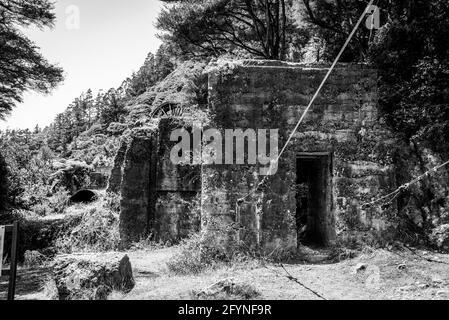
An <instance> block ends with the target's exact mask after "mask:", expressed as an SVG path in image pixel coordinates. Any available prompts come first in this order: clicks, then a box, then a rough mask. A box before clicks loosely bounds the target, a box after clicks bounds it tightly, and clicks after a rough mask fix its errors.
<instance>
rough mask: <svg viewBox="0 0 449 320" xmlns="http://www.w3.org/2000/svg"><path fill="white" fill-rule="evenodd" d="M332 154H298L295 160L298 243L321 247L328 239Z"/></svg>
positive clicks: (327, 243) (327, 242)
mask: <svg viewBox="0 0 449 320" xmlns="http://www.w3.org/2000/svg"><path fill="white" fill-rule="evenodd" d="M331 168H332V157H331V155H330V154H327V153H326V154H321V153H319V154H313V153H311V154H301V155H299V156H298V158H297V161H296V177H297V182H296V227H297V232H298V245H299V244H303V245H308V246H313V247H325V246H327V245H329V242H330V241H331V240H332V234H333V232H334V230H333V223H332V221H333V219H332V216H331V215H332V179H331V174H332V170H331Z"/></svg>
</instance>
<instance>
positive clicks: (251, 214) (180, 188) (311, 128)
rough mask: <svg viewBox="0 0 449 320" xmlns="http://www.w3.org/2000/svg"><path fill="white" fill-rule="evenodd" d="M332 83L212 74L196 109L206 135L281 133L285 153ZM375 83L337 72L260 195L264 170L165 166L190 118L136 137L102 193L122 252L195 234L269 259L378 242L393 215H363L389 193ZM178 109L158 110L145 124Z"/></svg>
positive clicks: (270, 74) (376, 211)
mask: <svg viewBox="0 0 449 320" xmlns="http://www.w3.org/2000/svg"><path fill="white" fill-rule="evenodd" d="M327 71H328V68H327V67H320V66H307V65H302V64H290V63H282V62H278V61H240V62H233V61H230V62H221V63H216V64H213V65H211V66H209V67H208V68H207V69H206V71H205V74H206V77H204V79H205V80H204V81H207V104H203V105H201V104H198V106H194V108H198V110H201V111H203V112H205V113H207V115H208V121H207V122H206V123H201V124H200V125H201V127H202V130H206V129H207V128H216V129H218V130H219V131H220V132H222V133H223V135H224V131H225V130H226V129H242V130H246V129H254V130H256V131H257V130H260V129H267V130H270V129H277V130H279V131H278V132H279V141H278V148H279V150H280V149H281V148H282V147H283V146H284V144H285V142H286V141H287V138H288V137H289V135H290V134H291V132H292V131H293V129H294V127H295V125H296V124H297V122H298V120H299V119H300V117H301V115H302V114H303V112H304V110H305V108H306V106H307V105H308V103H309V101H310V99H311V98H312V96H313V94H314V93H315V92H316V90H317V88H318V87H319V84H320V82H321V81H322V79H323V78H324V76H325V74H326V72H327ZM376 81H377V72H376V70H373V69H370V68H369V67H367V66H365V65H352V64H351V65H344V64H342V65H338V66H337V68H336V69H335V70H334V72H333V73H332V75H331V76H330V78H329V80H328V81H327V83H326V85H325V86H324V88H323V90H322V92H321V94H320V95H319V97H318V99H317V100H316V102H315V104H314V105H313V107H312V108H311V110H310V112H309V113H308V115H307V116H306V118H305V120H304V122H303V123H302V124H301V126H300V128H299V130H298V131H297V132H296V133H295V134H294V137H293V139H292V141H291V143H290V144H289V146H288V148H287V149H286V151H285V153H284V154H283V156H282V157H281V159H280V161H279V164H278V168H277V172H276V174H275V175H272V176H268V177H267V178H266V179H265V180H264V183H263V184H262V185H260V182H261V181H262V179H264V176H261V175H260V174H259V169H260V165H259V164H255V165H253V164H244V165H226V164H211V163H202V164H199V165H198V164H197V165H188V164H187V165H175V164H173V163H172V161H171V160H170V152H171V149H172V148H173V146H174V145H176V143H177V141H171V139H170V135H171V132H172V131H173V130H174V129H176V128H179V127H182V126H184V127H185V128H187V129H188V130H191V129H192V125H195V124H192V121H190V120H186V119H191V118H192V116H193V118H194V117H195V112H193V114H192V112H191V110H192V109H190V114H189V115H186V114H183V113H182V112H179V113H176V112H171V113H170V112H166V113H165V116H161V117H155V118H158V121H156V122H155V123H156V124H155V125H153V126H148V125H142V126H139V127H136V128H133V129H132V130H130V132H129V134H128V135H126V137H124V138H123V141H122V145H121V147H120V150H119V152H118V154H117V157H116V160H115V167H114V169H113V170H112V173H111V177H110V182H109V191H110V192H116V193H117V194H119V196H120V197H121V198H120V199H121V217H120V219H121V221H120V232H121V237H122V241H123V242H124V243H130V242H132V241H138V240H140V239H141V238H143V237H147V236H149V235H152V236H153V237H154V238H155V239H156V240H163V241H169V240H170V241H177V240H179V239H181V238H184V237H187V236H188V235H189V234H190V233H192V232H198V231H200V230H202V231H203V232H204V234H205V235H208V236H210V237H212V239H215V240H216V241H217V244H223V245H226V244H229V243H232V242H243V243H245V244H247V245H248V246H249V247H254V248H261V249H263V250H265V251H269V252H272V251H273V250H276V249H282V250H290V249H291V250H294V249H295V248H296V247H297V246H298V244H299V243H303V244H309V245H317V246H330V245H333V244H335V243H336V242H338V241H349V240H350V239H351V237H354V236H360V237H384V236H385V234H386V233H387V232H388V230H389V228H390V225H389V216H390V212H394V210H396V208H395V204H394V203H392V204H389V205H388V206H384V207H382V205H383V203H376V204H374V205H366V204H368V203H370V202H371V201H373V200H374V199H377V198H379V196H381V195H384V194H387V193H388V192H390V191H392V190H394V189H395V188H396V181H395V174H394V167H393V165H392V163H393V161H392V151H393V150H394V147H395V140H394V139H393V138H392V135H391V133H390V132H389V130H388V129H387V128H386V126H385V124H384V123H383V120H382V118H381V117H380V116H379V112H378V108H377V106H378V101H377V96H378V92H377V84H376ZM173 104H175V103H172V104H170V103H166V104H165V105H164V104H159V105H158V106H153V107H152V110H151V112H152V115H153V116H154V115H155V112H156V111H158V112H159V111H160V110H161V108H163V107H164V106H165V107H166V108H168V109H167V110H170V111H173V108H176V104H175V106H173ZM178 107H179V106H178ZM193 122H195V121H193ZM206 152H207V151H206ZM223 152H225V150H224V151H223ZM245 163H247V162H245Z"/></svg>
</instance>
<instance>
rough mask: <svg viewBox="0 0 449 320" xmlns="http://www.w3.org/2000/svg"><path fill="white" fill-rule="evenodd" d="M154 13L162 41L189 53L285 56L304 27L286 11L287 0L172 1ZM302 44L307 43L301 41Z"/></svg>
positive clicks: (289, 8)
mask: <svg viewBox="0 0 449 320" xmlns="http://www.w3.org/2000/svg"><path fill="white" fill-rule="evenodd" d="M164 2H167V3H171V5H170V6H167V7H166V8H165V10H163V11H162V12H161V14H160V16H159V18H158V21H157V27H158V28H159V29H160V30H162V31H164V33H163V34H162V35H160V37H161V38H162V40H163V41H164V42H165V43H168V44H171V45H172V46H176V47H178V48H179V49H180V50H181V51H182V52H183V53H184V54H186V55H190V56H220V55H222V54H224V53H244V54H246V55H249V56H253V57H258V58H265V59H281V60H284V59H285V58H286V55H287V53H288V47H289V46H290V45H291V43H292V42H293V40H295V39H296V40H298V38H297V37H292V35H293V34H294V33H295V32H292V30H293V29H294V30H295V31H296V32H298V33H304V30H300V29H299V28H297V27H295V26H294V23H293V19H292V18H291V17H290V16H289V13H291V12H293V11H292V3H293V2H292V1H289V0H257V1H255V0H200V1H193V0H186V1H170V0H168V1H167V0H165V1H164ZM304 44H305V43H304Z"/></svg>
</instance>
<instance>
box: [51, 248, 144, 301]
mask: <svg viewBox="0 0 449 320" xmlns="http://www.w3.org/2000/svg"><path fill="white" fill-rule="evenodd" d="M53 268H54V275H53V281H52V282H53V283H54V284H55V286H56V288H57V293H58V294H57V296H58V298H59V300H106V299H107V297H108V295H109V294H110V293H111V292H112V291H114V290H115V291H120V292H123V293H128V292H129V291H131V290H132V289H133V288H134V284H135V283H134V278H133V273H132V268H131V263H130V260H129V258H128V256H126V255H125V256H124V257H122V258H121V259H119V258H113V259H112V261H108V262H104V261H95V260H92V259H90V258H77V257H73V256H72V257H70V256H69V257H61V258H58V259H56V260H55V262H54V265H53Z"/></svg>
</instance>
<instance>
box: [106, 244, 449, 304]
mask: <svg viewBox="0 0 449 320" xmlns="http://www.w3.org/2000/svg"><path fill="white" fill-rule="evenodd" d="M174 250H175V249H162V250H157V251H154V252H147V253H145V254H142V252H133V253H131V254H130V258H131V261H132V263H133V269H134V276H135V279H136V287H135V289H134V290H133V291H132V292H131V293H130V294H128V295H126V296H114V297H113V298H115V299H120V298H122V299H190V298H192V295H191V292H192V290H195V291H198V290H202V289H204V288H207V287H209V286H210V285H212V284H214V283H216V282H218V281H220V280H223V279H226V278H232V279H234V280H235V281H236V282H240V283H246V284H252V285H253V286H254V287H255V288H256V289H257V290H258V291H259V292H260V293H261V296H260V298H262V299H287V300H295V299H298V300H301V299H320V298H319V297H318V296H317V295H315V294H313V293H312V292H311V291H309V290H307V289H305V288H303V287H302V286H301V285H299V284H298V283H297V282H295V281H294V280H292V279H291V278H290V279H289V277H288V276H289V275H290V276H291V277H293V278H296V279H297V280H298V281H299V282H300V283H302V284H304V285H306V286H307V287H309V288H311V289H313V290H314V291H316V292H317V293H318V294H320V295H321V296H323V297H324V298H326V299H328V300H339V299H449V256H448V255H439V254H427V255H426V253H425V252H424V253H423V252H421V254H423V257H426V258H429V259H430V258H431V259H435V260H438V261H440V262H441V263H437V262H429V261H426V260H424V259H423V258H420V257H418V256H416V255H414V254H412V253H410V252H401V253H392V252H389V251H384V250H377V251H375V252H373V253H372V254H363V255H361V256H359V257H357V258H355V259H351V260H346V261H343V262H339V263H334V264H321V265H308V264H290V265H288V264H287V265H284V267H285V270H284V268H282V267H281V266H279V265H274V264H271V265H266V266H262V265H260V264H259V263H254V264H244V265H236V266H233V267H232V268H222V269H220V270H214V271H208V272H205V273H203V274H201V275H198V276H174V275H169V274H168V273H167V270H166V267H165V262H166V261H167V260H168V259H169V258H170V256H171V255H172V254H174V252H175V251H174ZM359 264H362V265H363V267H362V268H360V270H359V271H357V272H356V267H357V266H358V265H359ZM287 272H288V273H287Z"/></svg>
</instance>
